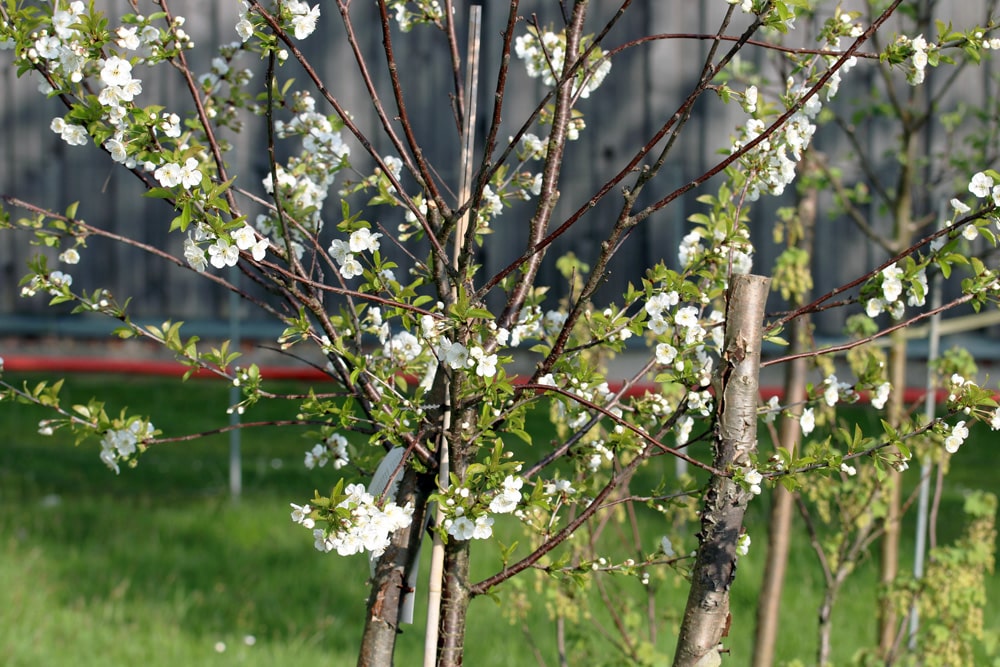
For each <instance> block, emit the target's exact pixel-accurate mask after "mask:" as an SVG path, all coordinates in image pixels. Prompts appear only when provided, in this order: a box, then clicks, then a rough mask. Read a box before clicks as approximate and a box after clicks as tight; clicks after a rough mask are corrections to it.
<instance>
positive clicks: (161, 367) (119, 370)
mask: <svg viewBox="0 0 1000 667" xmlns="http://www.w3.org/2000/svg"><path fill="white" fill-rule="evenodd" d="M3 363H4V370H6V371H8V372H12V373H36V372H40V373H110V374H124V375H155V376H165V377H178V378H179V377H181V376H183V375H184V373H186V372H187V370H188V367H187V366H184V365H183V364H180V363H178V362H176V361H152V360H143V359H109V358H106V357H59V356H56V357H46V356H39V355H25V356H21V355H18V356H8V357H4V362H3ZM258 368H260V374H261V376H262V377H263V378H265V379H269V380H298V381H301V382H328V381H330V376H328V375H327V374H326V373H323V372H322V371H320V370H319V369H317V368H312V367H310V366H305V365H303V366H267V365H265V366H260V365H258ZM193 377H199V378H218V376H217V375H215V374H214V373H211V372H209V371H206V370H204V369H202V370H198V371H196V372H195V374H194V376H193ZM515 382H517V379H516V378H515ZM622 384H623V383H622V382H620V381H619V382H615V381H610V382H608V386H609V388H610V389H611V391H618V389H620V388H621V386H622ZM656 390H657V385H655V384H653V383H648V382H647V383H638V384H634V385H632V386H631V387H629V390H628V391H627V392H626V394H627V395H629V396H636V395H642V394H645V393H653V392H655V391H656ZM783 395H784V390H783V389H781V388H780V387H761V396H763V397H764V398H765V399H767V398H770V397H771V396H777V397H778V398H779V400H780V399H781V398H782V397H783ZM925 395H926V390H925V389H923V388H922V387H908V388H907V389H906V390H905V391H904V392H903V400H904V401H905V402H906V403H915V402H917V401H922V400H923V399H924V396H925ZM947 398H948V392H947V391H946V390H944V389H939V390H938V392H937V396H936V401H937V402H938V403H944V402H945V401H946V400H947ZM861 400H862V401H863V402H867V401H868V394H867V392H861Z"/></svg>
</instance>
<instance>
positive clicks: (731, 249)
mask: <svg viewBox="0 0 1000 667" xmlns="http://www.w3.org/2000/svg"><path fill="white" fill-rule="evenodd" d="M708 236H710V237H711V238H706V237H708ZM702 241H707V243H702ZM677 261H678V262H679V263H680V266H681V267H682V268H685V269H690V268H692V267H693V266H694V265H695V264H696V263H698V262H710V261H714V262H719V263H725V264H726V267H727V269H729V268H731V269H732V272H733V273H739V274H747V273H750V270H751V269H752V268H753V244H751V243H750V236H749V232H747V230H746V229H743V228H741V229H739V230H738V231H737V232H736V233H735V234H733V235H730V236H729V237H728V238H727V235H726V233H725V232H724V231H722V230H721V229H716V230H714V231H712V232H709V231H708V230H707V229H705V228H702V227H697V228H695V229H693V230H691V231H690V232H688V233H687V234H685V235H684V238H683V239H681V243H680V246H678V249H677Z"/></svg>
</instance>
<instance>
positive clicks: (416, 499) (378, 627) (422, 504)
mask: <svg viewBox="0 0 1000 667" xmlns="http://www.w3.org/2000/svg"><path fill="white" fill-rule="evenodd" d="M428 481H429V480H428V479H427V476H426V475H418V474H417V473H416V472H414V471H413V470H411V469H410V468H406V470H405V471H404V473H403V479H402V480H400V483H399V489H398V490H397V492H396V502H397V503H398V504H400V505H405V504H406V503H407V502H412V503H413V507H414V510H413V521H412V523H411V524H410V527H409V528H405V529H403V530H398V531H396V533H395V534H394V535H393V536H392V542H391V543H390V544H389V547H388V548H387V549H386V550H385V553H383V554H382V557H381V558H380V559H379V560H378V564H377V565H376V566H375V575H374V577H373V578H372V590H371V593H370V594H369V596H368V607H367V609H368V617H367V618H366V619H365V630H364V634H363V635H362V637H361V650H360V652H359V654H358V667H389V665H392V664H393V662H392V659H393V652H394V650H395V648H396V635H397V634H398V633H399V612H400V607H401V605H402V602H403V592H404V590H405V588H406V586H407V583H406V582H407V578H408V576H409V573H410V569H411V568H412V567H413V565H414V561H415V559H416V554H417V553H418V551H419V549H420V540H421V538H422V533H423V528H424V514H425V512H426V510H427V497H428V495H429V492H430V485H429V484H428Z"/></svg>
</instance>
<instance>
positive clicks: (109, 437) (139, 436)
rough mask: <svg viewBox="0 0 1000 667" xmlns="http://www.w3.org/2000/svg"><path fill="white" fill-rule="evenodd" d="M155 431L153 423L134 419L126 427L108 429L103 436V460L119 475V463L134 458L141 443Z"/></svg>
mask: <svg viewBox="0 0 1000 667" xmlns="http://www.w3.org/2000/svg"><path fill="white" fill-rule="evenodd" d="M155 433H156V429H155V428H154V427H153V425H152V424H150V423H149V422H144V421H141V420H133V421H132V422H131V423H129V424H128V426H126V427H125V428H118V429H108V430H107V431H105V432H104V435H103V436H102V437H101V455H100V456H101V461H102V462H103V463H104V464H105V465H106V466H108V467H109V468H111V469H112V470H114V471H115V474H116V475H117V474H118V472H119V468H118V464H119V463H123V462H127V461H130V460H132V458H133V456H134V455H135V454H136V453H137V452H138V448H139V445H140V443H142V442H144V441H146V440H148V439H149V438H152V437H153V435H154V434H155Z"/></svg>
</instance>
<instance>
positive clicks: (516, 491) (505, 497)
mask: <svg viewBox="0 0 1000 667" xmlns="http://www.w3.org/2000/svg"><path fill="white" fill-rule="evenodd" d="M523 486H524V479H522V478H521V477H520V476H517V475H507V476H505V477H504V479H503V482H501V484H500V488H499V489H497V490H496V491H495V492H494V494H493V496H492V498H491V499H490V501H489V504H488V505H486V506H483V503H484V502H485V501H484V500H479V499H477V498H475V495H474V494H473V493H472V492H471V491H470V489H469V488H468V487H465V486H457V487H452V488H450V489H448V492H447V494H446V495H447V497H446V498H445V500H444V504H443V506H442V509H443V510H444V515H445V520H444V523H443V526H442V527H443V528H444V529H445V531H446V532H447V533H448V535H450V536H451V537H453V538H455V539H456V540H486V539H489V538H490V537H491V536H492V535H493V523H494V519H493V517H492V516H490V514H489V513H490V512H492V513H493V514H511V513H513V512H515V510H517V507H518V505H519V504H520V503H521V500H522V495H521V488H522V487H523Z"/></svg>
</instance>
